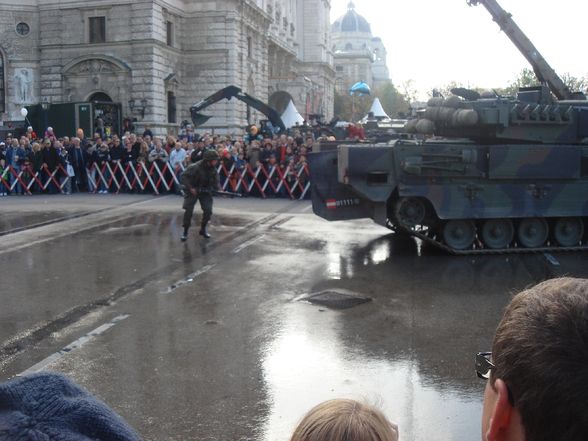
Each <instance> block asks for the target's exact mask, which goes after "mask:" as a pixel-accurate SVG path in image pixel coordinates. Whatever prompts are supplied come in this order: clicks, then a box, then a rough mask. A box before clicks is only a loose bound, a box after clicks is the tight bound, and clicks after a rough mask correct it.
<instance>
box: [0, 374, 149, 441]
mask: <svg viewBox="0 0 588 441" xmlns="http://www.w3.org/2000/svg"><path fill="white" fill-rule="evenodd" d="M86 440H88V441H90V440H92V441H97V440H103V441H135V440H140V438H139V436H138V435H137V434H136V433H135V431H134V430H133V429H132V428H131V427H129V425H128V424H126V423H125V422H124V421H123V419H122V418H121V417H120V416H118V415H117V414H116V413H115V412H114V411H113V410H112V409H110V408H109V407H108V406H107V405H106V404H104V403H103V402H101V401H99V400H97V399H96V398H94V397H93V396H92V395H90V394H89V393H88V392H86V391H85V390H84V389H82V388H81V387H79V386H78V385H76V384H75V383H73V382H72V381H70V380H68V379H67V378H66V377H65V376H63V375H60V374H55V373H40V374H34V375H30V376H26V377H21V378H17V379H14V380H11V381H8V382H6V383H2V384H0V441H86Z"/></svg>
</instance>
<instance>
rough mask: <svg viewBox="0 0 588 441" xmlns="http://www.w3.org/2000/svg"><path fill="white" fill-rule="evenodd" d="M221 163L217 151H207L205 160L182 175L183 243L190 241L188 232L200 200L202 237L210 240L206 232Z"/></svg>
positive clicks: (217, 185) (187, 169)
mask: <svg viewBox="0 0 588 441" xmlns="http://www.w3.org/2000/svg"><path fill="white" fill-rule="evenodd" d="M218 161H219V155H218V153H217V151H216V150H207V151H205V152H204V155H203V159H202V160H200V161H198V162H197V163H195V164H192V165H190V166H189V167H188V168H186V170H184V172H183V173H182V175H181V177H180V179H181V181H182V184H183V185H184V205H183V209H184V210H185V211H184V223H183V226H184V234H182V237H181V239H182V242H185V241H186V239H188V230H189V228H190V224H191V222H192V214H193V213H194V205H196V201H198V200H200V207H201V208H202V222H201V224H200V235H201V236H204V237H205V238H206V239H210V234H208V232H207V231H206V225H207V224H208V221H209V220H210V218H211V217H212V193H213V192H214V191H215V190H218V189H219V187H220V185H219V177H218V172H217V171H216V165H217V164H218Z"/></svg>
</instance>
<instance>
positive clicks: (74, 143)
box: [71, 136, 82, 149]
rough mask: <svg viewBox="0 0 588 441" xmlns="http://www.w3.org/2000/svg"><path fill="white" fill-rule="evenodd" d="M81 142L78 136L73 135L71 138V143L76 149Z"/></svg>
mask: <svg viewBox="0 0 588 441" xmlns="http://www.w3.org/2000/svg"><path fill="white" fill-rule="evenodd" d="M81 142H82V141H81V140H80V138H78V137H77V136H76V137H73V138H72V139H71V143H72V144H73V146H74V147H75V148H76V149H79V148H80V143H81Z"/></svg>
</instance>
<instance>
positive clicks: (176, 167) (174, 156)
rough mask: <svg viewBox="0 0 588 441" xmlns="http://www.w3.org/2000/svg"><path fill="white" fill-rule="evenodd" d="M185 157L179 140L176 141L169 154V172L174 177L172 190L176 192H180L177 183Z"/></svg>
mask: <svg viewBox="0 0 588 441" xmlns="http://www.w3.org/2000/svg"><path fill="white" fill-rule="evenodd" d="M185 159H186V150H184V149H183V148H182V143H181V142H179V141H178V142H176V145H175V146H174V149H173V150H172V152H171V153H170V155H169V165H170V172H171V173H174V174H175V176H176V179H175V180H174V191H175V193H176V194H181V191H180V190H181V188H180V184H179V179H180V174H182V171H183V170H184V169H183V166H184V161H185Z"/></svg>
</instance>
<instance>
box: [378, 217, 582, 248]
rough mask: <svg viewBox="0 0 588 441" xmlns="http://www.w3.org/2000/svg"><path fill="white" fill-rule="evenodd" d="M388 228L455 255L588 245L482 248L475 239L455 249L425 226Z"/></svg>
mask: <svg viewBox="0 0 588 441" xmlns="http://www.w3.org/2000/svg"><path fill="white" fill-rule="evenodd" d="M388 228H390V229H391V230H392V231H395V232H403V233H407V234H410V235H411V236H414V237H416V238H418V239H421V240H422V241H423V242H424V243H428V244H430V245H432V246H434V247H436V248H439V249H442V250H443V251H446V252H447V253H450V254H453V255H455V256H479V255H502V254H524V253H527V254H528V253H554V252H555V253H560V252H574V251H588V245H578V246H573V247H560V246H543V247H539V248H524V247H510V248H499V249H490V248H484V246H483V244H482V243H481V242H480V241H479V240H476V241H474V244H473V248H471V249H467V250H456V249H455V248H451V247H449V246H447V245H446V244H444V243H443V242H440V241H439V240H438V239H437V238H436V236H435V235H434V234H433V233H432V232H431V230H429V229H428V228H427V227H419V228H412V227H409V226H405V225H393V224H391V223H388Z"/></svg>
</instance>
